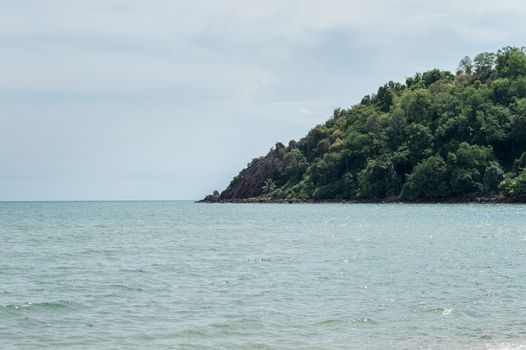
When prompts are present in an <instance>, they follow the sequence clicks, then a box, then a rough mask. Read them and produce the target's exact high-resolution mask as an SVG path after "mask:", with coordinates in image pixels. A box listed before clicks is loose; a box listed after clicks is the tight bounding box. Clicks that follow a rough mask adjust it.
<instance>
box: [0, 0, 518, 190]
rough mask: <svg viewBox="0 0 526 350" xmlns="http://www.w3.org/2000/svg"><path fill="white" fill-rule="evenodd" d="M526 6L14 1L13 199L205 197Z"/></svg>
mask: <svg viewBox="0 0 526 350" xmlns="http://www.w3.org/2000/svg"><path fill="white" fill-rule="evenodd" d="M525 18H526V3H524V1H511V0H502V1H486V0H482V1H481V0H477V1H452V0H451V1H450V0H441V1H409V0H403V1H390V0H382V1H367V2H363V1H354V0H350V1H349V0H346V1H343V0H342V1H337V0H332V1H331V0H327V1H324V2H320V1H307V0H305V1H298V0H290V1H287V0H279V1H274V0H269V1H258V2H255V1H241V0H235V1H234V0H226V1H213V0H192V1H168V0H165V1H163V0H149V1H130V0H126V1H125V0H122V1H116V0H104V1H102V0H89V1H81V0H79V1H67V0H62V1H61V0H55V1H45V0H42V1H36V0H35V1H30V0H27V1H0V67H1V68H0V69H1V73H0V108H1V110H0V200H77V199H85V200H89V199H198V198H201V197H203V196H204V195H205V194H207V193H210V192H211V191H213V190H214V189H218V190H222V189H224V187H225V186H226V185H227V184H228V182H229V181H230V179H231V178H232V177H233V176H234V175H236V174H237V173H238V172H239V170H240V169H241V168H243V167H244V166H245V165H246V164H247V163H248V162H250V160H251V159H252V158H254V157H256V156H259V155H263V154H265V153H266V152H267V151H268V150H269V149H270V147H272V146H273V145H274V143H275V142H277V141H280V142H283V143H286V142H288V140H289V139H292V138H294V139H297V138H299V137H301V136H303V135H304V134H305V133H306V132H307V131H308V130H309V129H310V128H312V127H313V126H314V125H315V124H317V123H320V122H323V121H324V120H326V119H327V118H328V117H329V116H330V115H331V114H332V110H333V109H334V108H336V107H349V106H350V105H352V104H355V103H358V102H359V101H360V99H361V98H362V96H363V95H365V94H369V93H371V92H374V91H376V89H377V87H378V86H379V85H381V84H383V83H385V82H386V81H389V80H395V81H404V80H405V77H406V76H409V75H413V74H414V73H415V72H416V71H423V70H427V69H431V68H435V67H437V68H442V69H449V70H453V71H454V70H455V68H456V66H457V63H458V61H459V60H460V59H461V58H462V57H463V56H465V55H471V56H474V55H475V54H477V53H479V52H483V51H496V50H498V49H499V48H501V47H503V46H507V45H511V46H524V45H526V41H524V38H526V26H525V25H524V19H525Z"/></svg>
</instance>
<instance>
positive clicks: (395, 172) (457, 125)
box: [202, 47, 526, 203]
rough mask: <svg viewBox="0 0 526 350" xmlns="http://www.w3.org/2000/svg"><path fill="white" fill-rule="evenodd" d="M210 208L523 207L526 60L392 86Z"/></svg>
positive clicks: (265, 163)
mask: <svg viewBox="0 0 526 350" xmlns="http://www.w3.org/2000/svg"><path fill="white" fill-rule="evenodd" d="M202 201H203V202H214V203H215V202H284V203H303V202H348V201H350V202H397V201H403V202H526V50H525V49H524V48H518V47H505V48H503V49H501V50H499V51H498V52H496V53H490V52H484V53H480V54H478V55H476V56H475V57H474V58H473V59H471V58H470V57H468V56H466V57H464V58H463V59H462V60H461V61H460V63H459V65H458V69H457V71H456V72H455V74H453V73H451V72H449V71H443V70H439V69H433V70H430V71H427V72H424V73H417V74H415V75H414V76H412V77H409V78H407V79H406V81H405V84H404V83H397V82H392V81H390V82H388V83H387V84H385V85H383V86H380V87H379V88H378V90H377V92H376V93H373V94H371V95H366V96H365V97H364V98H363V99H362V100H361V102H360V103H358V104H356V105H354V106H352V107H350V108H348V109H341V108H338V109H336V110H335V111H334V113H333V114H332V117H331V118H330V119H329V120H327V121H326V122H325V123H324V124H321V125H317V126H315V127H314V128H313V129H312V130H310V132H309V133H308V134H307V135H306V136H305V137H303V138H302V139H300V140H299V141H294V140H292V141H290V142H289V143H288V145H287V146H285V145H284V144H282V143H279V142H278V143H276V144H275V146H274V147H272V148H271V149H270V151H269V152H268V154H266V155H265V156H262V157H259V158H255V159H253V160H252V161H251V162H250V163H249V164H248V165H247V167H246V168H245V169H243V170H242V171H241V172H240V173H239V175H237V176H236V177H234V178H233V179H232V181H231V182H230V184H229V185H228V187H227V188H226V189H225V190H224V191H223V192H221V193H219V192H217V191H215V193H213V194H211V195H209V196H207V197H206V198H205V199H203V200H202Z"/></svg>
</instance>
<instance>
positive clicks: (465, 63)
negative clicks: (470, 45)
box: [457, 56, 473, 75]
mask: <svg viewBox="0 0 526 350" xmlns="http://www.w3.org/2000/svg"><path fill="white" fill-rule="evenodd" d="M457 71H458V72H459V73H460V74H467V75H471V73H473V61H472V60H471V58H470V57H469V56H464V58H463V59H461V60H460V62H459V63H458V68H457Z"/></svg>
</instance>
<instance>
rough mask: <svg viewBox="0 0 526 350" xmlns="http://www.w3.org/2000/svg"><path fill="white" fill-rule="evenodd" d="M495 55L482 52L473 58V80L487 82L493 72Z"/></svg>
mask: <svg viewBox="0 0 526 350" xmlns="http://www.w3.org/2000/svg"><path fill="white" fill-rule="evenodd" d="M495 58H496V55H495V54H494V53H491V52H483V53H480V54H478V55H477V56H475V58H474V59H473V65H474V67H475V78H476V79H479V80H480V81H482V82H485V81H487V80H489V79H490V78H491V77H492V75H493V72H494V67H495Z"/></svg>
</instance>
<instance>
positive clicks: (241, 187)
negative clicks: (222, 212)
mask: <svg viewBox="0 0 526 350" xmlns="http://www.w3.org/2000/svg"><path fill="white" fill-rule="evenodd" d="M282 168H283V161H282V160H281V159H280V157H279V156H278V154H277V152H276V151H270V152H269V153H268V154H267V155H266V156H264V157H260V158H257V159H254V160H253V161H252V162H251V163H250V164H249V165H248V166H247V167H246V168H245V169H243V170H242V171H241V172H240V173H239V175H238V176H236V177H235V178H234V179H233V180H232V182H231V183H230V185H229V186H228V187H227V188H226V189H225V190H224V191H223V192H222V193H221V195H220V196H219V198H218V199H219V201H228V200H232V199H246V198H252V197H257V196H259V195H261V194H262V191H263V190H262V187H263V185H264V183H265V181H266V180H267V179H268V178H269V177H271V176H272V175H273V174H274V173H275V172H279V171H281V169H282Z"/></svg>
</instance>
